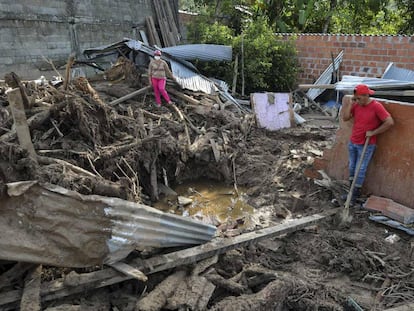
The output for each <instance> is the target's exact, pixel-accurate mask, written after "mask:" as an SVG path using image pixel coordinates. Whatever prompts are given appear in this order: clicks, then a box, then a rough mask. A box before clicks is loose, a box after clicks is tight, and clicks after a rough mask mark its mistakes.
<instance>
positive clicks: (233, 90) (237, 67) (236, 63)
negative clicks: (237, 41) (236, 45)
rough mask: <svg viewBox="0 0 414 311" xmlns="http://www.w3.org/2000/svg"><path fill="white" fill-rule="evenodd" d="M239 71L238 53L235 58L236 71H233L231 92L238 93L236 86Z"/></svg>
mask: <svg viewBox="0 0 414 311" xmlns="http://www.w3.org/2000/svg"><path fill="white" fill-rule="evenodd" d="M238 71H239V54H237V55H236V58H235V60H234V73H233V87H232V89H231V94H232V95H235V94H236V86H237V72H238Z"/></svg>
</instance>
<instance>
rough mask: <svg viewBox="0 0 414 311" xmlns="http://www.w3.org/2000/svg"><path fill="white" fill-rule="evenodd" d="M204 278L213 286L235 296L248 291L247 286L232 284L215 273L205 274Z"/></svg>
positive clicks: (231, 281) (232, 282)
mask: <svg viewBox="0 0 414 311" xmlns="http://www.w3.org/2000/svg"><path fill="white" fill-rule="evenodd" d="M205 277H206V278H207V280H209V281H210V282H212V283H213V284H214V285H216V286H218V287H221V288H223V289H225V290H226V291H228V292H230V293H233V294H236V295H241V294H243V293H246V292H248V291H249V288H248V287H247V286H245V285H242V284H239V283H237V282H234V281H233V280H230V279H225V278H223V277H222V276H221V275H219V274H218V273H217V272H215V271H212V272H210V273H208V274H206V275H205Z"/></svg>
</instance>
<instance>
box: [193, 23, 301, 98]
mask: <svg viewBox="0 0 414 311" xmlns="http://www.w3.org/2000/svg"><path fill="white" fill-rule="evenodd" d="M242 24H243V29H242V30H243V31H242V33H240V34H238V35H235V33H234V31H233V30H232V29H231V28H230V27H228V26H224V25H221V24H219V23H218V22H214V23H213V24H209V23H208V22H207V20H204V21H202V22H200V21H197V22H195V23H193V24H192V25H191V26H190V27H189V39H190V40H191V41H193V42H199V43H200V42H201V43H214V44H226V45H232V47H233V54H234V55H235V56H236V57H238V58H239V64H241V61H242V58H243V60H244V68H242V66H241V65H239V68H238V69H239V77H240V76H241V74H242V73H243V74H244V76H245V92H246V93H247V94H248V93H251V92H254V91H287V90H290V89H292V88H293V86H294V84H295V82H296V74H297V70H298V69H297V68H298V62H297V57H296V50H295V48H294V46H293V45H292V44H291V43H289V42H284V41H281V40H278V38H277V37H276V36H275V35H274V32H273V29H272V28H271V27H269V25H268V23H267V22H266V20H265V19H264V18H257V19H255V20H246V21H244V22H243V23H242ZM242 45H243V53H242ZM234 65H235V60H233V62H231V63H228V62H208V63H206V62H197V68H199V69H200V71H201V72H202V73H203V74H205V75H207V76H210V75H211V76H213V77H215V78H220V79H223V80H225V81H226V82H227V83H228V84H231V83H232V80H233V72H234V70H233V68H234ZM242 70H244V71H243V72H242ZM241 84H242V81H241V79H240V78H239V79H238V80H237V86H238V87H237V89H238V90H241V87H242V85H241Z"/></svg>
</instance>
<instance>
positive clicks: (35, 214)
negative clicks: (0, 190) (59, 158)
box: [0, 181, 216, 267]
mask: <svg viewBox="0 0 414 311" xmlns="http://www.w3.org/2000/svg"><path fill="white" fill-rule="evenodd" d="M7 190H8V191H7V194H8V195H7V196H4V197H2V198H1V199H0V227H1V228H2V229H3V230H4V232H2V238H1V239H0V259H2V260H14V261H24V262H34V263H42V264H49V265H55V266H66V267H88V266H92V265H97V264H102V263H113V262H117V261H119V260H121V259H123V258H125V257H126V256H127V255H128V254H129V253H130V252H131V251H133V250H135V249H136V248H141V247H145V246H150V247H172V246H186V245H197V244H202V243H204V242H207V241H210V240H211V239H212V238H213V237H214V235H215V232H216V227H214V226H211V225H208V224H204V223H202V222H200V221H197V220H194V219H191V218H189V217H183V216H177V215H174V214H170V213H164V212H161V211H159V210H157V209H155V208H152V207H150V206H146V205H143V204H138V203H134V202H129V201H125V200H122V199H119V198H109V197H103V196H99V195H81V194H79V193H77V192H74V191H70V190H67V189H65V188H62V187H59V186H56V185H51V184H39V183H37V182H33V181H28V182H18V183H11V184H7Z"/></svg>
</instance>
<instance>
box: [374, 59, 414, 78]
mask: <svg viewBox="0 0 414 311" xmlns="http://www.w3.org/2000/svg"><path fill="white" fill-rule="evenodd" d="M382 78H383V79H391V80H400V81H410V82H414V71H412V70H408V69H405V68H398V67H397V66H395V65H394V63H390V64H389V65H388V67H387V69H385V71H384V74H383V75H382Z"/></svg>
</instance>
